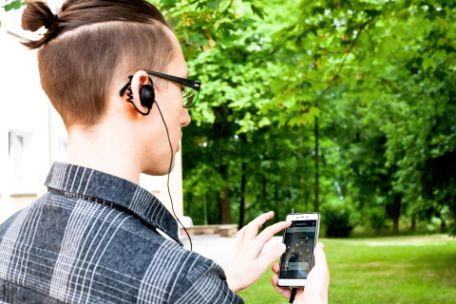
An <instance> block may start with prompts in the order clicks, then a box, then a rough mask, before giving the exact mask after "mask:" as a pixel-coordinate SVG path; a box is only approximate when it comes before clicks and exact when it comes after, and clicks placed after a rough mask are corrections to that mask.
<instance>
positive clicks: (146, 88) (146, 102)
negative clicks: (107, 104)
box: [119, 76, 193, 251]
mask: <svg viewBox="0 0 456 304" xmlns="http://www.w3.org/2000/svg"><path fill="white" fill-rule="evenodd" d="M128 78H129V79H130V84H129V85H128V87H124V88H122V89H121V90H120V92H119V93H120V96H123V95H124V94H125V91H127V102H129V103H131V104H132V105H133V107H134V108H135V110H136V111H138V113H140V114H142V115H144V116H147V115H149V113H150V110H151V109H152V106H153V105H154V103H155V90H154V82H153V81H152V78H151V77H150V76H149V81H150V84H145V85H142V86H141V88H140V89H139V100H140V101H141V105H142V106H143V107H146V108H147V112H142V111H141V110H140V109H138V107H136V105H135V103H134V102H133V91H132V89H131V80H132V79H133V76H128ZM156 104H157V109H158V112H159V113H160V117H161V119H162V121H163V125H164V126H165V130H166V135H167V136H168V143H169V148H170V149H171V160H170V163H169V169H168V179H167V182H166V185H167V188H168V195H169V200H170V202H171V208H172V210H173V214H174V218H175V219H176V220H177V221H178V222H179V224H180V225H181V227H182V228H183V229H184V231H185V233H186V234H187V237H188V240H189V241H190V251H193V243H192V238H191V237H190V235H189V234H188V231H187V229H185V227H184V225H183V224H182V222H181V221H180V220H179V218H178V217H177V215H176V212H175V211H174V204H173V198H172V196H171V191H170V189H169V176H170V174H171V169H172V168H173V160H174V151H173V145H172V143H171V138H170V136H169V130H168V126H167V125H166V122H165V118H164V117H163V114H162V111H161V109H160V106H159V105H158V103H156Z"/></svg>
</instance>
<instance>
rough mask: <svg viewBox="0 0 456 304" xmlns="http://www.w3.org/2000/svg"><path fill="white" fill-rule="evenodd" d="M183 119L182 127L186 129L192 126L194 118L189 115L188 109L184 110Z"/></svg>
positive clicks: (181, 121) (181, 120)
mask: <svg viewBox="0 0 456 304" xmlns="http://www.w3.org/2000/svg"><path fill="white" fill-rule="evenodd" d="M181 113H182V114H181V118H180V124H181V126H182V127H186V126H188V125H189V124H190V122H191V121H192V118H191V117H190V113H188V109H187V108H182V112H181Z"/></svg>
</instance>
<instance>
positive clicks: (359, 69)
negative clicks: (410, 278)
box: [158, 0, 456, 236]
mask: <svg viewBox="0 0 456 304" xmlns="http://www.w3.org/2000/svg"><path fill="white" fill-rule="evenodd" d="M158 2H159V3H158V4H159V6H160V7H161V8H162V9H163V10H164V12H165V14H166V15H167V17H168V18H169V20H170V21H171V23H172V24H173V26H174V28H175V31H176V33H177V35H178V37H179V38H180V40H181V41H182V42H183V45H184V51H185V53H186V56H187V59H188V63H189V66H190V69H191V72H192V73H191V74H192V76H193V77H194V78H198V79H200V80H201V81H202V83H203V87H202V102H201V103H200V105H199V107H198V108H196V109H195V110H193V111H192V113H191V114H192V117H193V123H192V124H191V125H190V126H189V127H187V128H186V129H185V130H184V139H183V150H184V153H183V156H184V187H185V213H186V214H188V215H190V216H191V217H192V218H193V220H194V222H195V223H197V224H203V223H231V222H234V223H239V225H243V224H244V223H246V222H247V221H249V220H250V219H252V218H253V217H255V216H256V215H257V214H259V213H261V212H263V211H266V210H275V211H276V213H277V215H278V216H277V218H278V219H281V218H284V217H285V215H286V214H287V213H289V212H291V211H293V210H294V211H296V212H303V211H320V212H321V213H322V214H323V217H322V218H323V224H324V227H326V229H325V231H326V233H327V235H329V236H346V235H348V234H349V233H351V232H353V229H354V232H355V234H356V233H357V232H358V233H370V234H372V233H375V234H383V233H387V232H392V233H395V234H397V233H400V232H404V231H410V232H414V231H417V230H418V231H426V232H428V231H431V232H432V231H436V230H441V231H448V229H449V228H450V230H451V229H453V231H454V227H455V222H456V221H455V218H456V100H455V96H456V94H455V92H456V73H455V70H456V55H455V44H456V29H455V28H456V22H455V16H456V1H444V0H441V1H437V0H432V1H430V0H423V1H405V0H402V1H379V0H369V1H367V0H366V1H359V0H354V1H341V0H339V1H313V0H312V1H310V0H309V1H307V0H300V1H298V0H295V1H276V0H274V1H249V0H183V1H172V0H161V1H158Z"/></svg>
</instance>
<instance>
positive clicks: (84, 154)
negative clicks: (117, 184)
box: [68, 124, 141, 184]
mask: <svg viewBox="0 0 456 304" xmlns="http://www.w3.org/2000/svg"><path fill="white" fill-rule="evenodd" d="M134 147H135V142H134V136H132V134H131V133H130V134H128V132H126V130H121V129H120V128H119V127H118V125H117V126H116V124H111V125H105V124H101V125H97V126H95V127H93V128H90V129H87V128H83V127H79V126H72V127H71V128H70V129H69V130H68V162H69V163H72V164H75V165H79V166H83V167H87V168H91V169H95V170H98V171H102V172H105V173H108V174H111V175H114V176H117V177H120V178H123V179H126V180H128V181H130V182H133V183H135V184H139V176H140V173H141V169H140V164H139V162H138V159H139V157H137V156H136V155H135V152H134V151H135V150H134Z"/></svg>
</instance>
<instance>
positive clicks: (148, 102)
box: [120, 76, 155, 116]
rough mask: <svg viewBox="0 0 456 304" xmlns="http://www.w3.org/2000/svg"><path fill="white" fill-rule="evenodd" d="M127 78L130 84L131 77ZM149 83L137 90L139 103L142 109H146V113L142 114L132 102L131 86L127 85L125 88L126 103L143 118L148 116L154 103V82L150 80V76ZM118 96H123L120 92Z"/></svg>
mask: <svg viewBox="0 0 456 304" xmlns="http://www.w3.org/2000/svg"><path fill="white" fill-rule="evenodd" d="M128 78H129V79H130V82H131V80H132V79H133V76H128ZM149 81H150V84H145V85H142V86H141V88H140V89H139V100H140V101H141V105H142V106H143V107H146V108H147V112H143V111H141V110H140V109H138V107H137V106H136V105H135V103H134V102H133V91H132V89H131V85H129V86H128V88H127V91H128V92H127V101H128V102H129V103H131V104H132V105H133V107H134V108H135V110H136V111H137V112H138V113H139V114H141V115H144V116H147V115H149V113H150V110H151V109H152V106H153V105H154V102H155V90H154V82H153V81H152V78H151V77H150V76H149ZM124 92H125V91H124ZM124 92H123V93H124ZM120 94H121V95H123V94H122V91H121V92H120Z"/></svg>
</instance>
